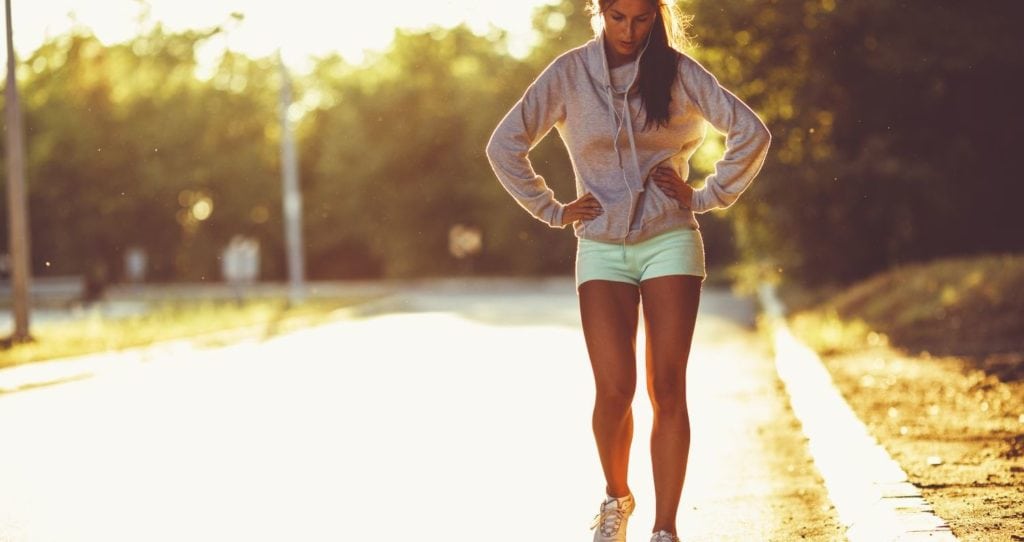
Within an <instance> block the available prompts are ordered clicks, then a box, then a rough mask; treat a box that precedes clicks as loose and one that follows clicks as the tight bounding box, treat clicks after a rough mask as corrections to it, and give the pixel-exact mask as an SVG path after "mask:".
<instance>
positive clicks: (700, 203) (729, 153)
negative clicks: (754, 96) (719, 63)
mask: <svg viewBox="0 0 1024 542" xmlns="http://www.w3.org/2000/svg"><path fill="white" fill-rule="evenodd" d="M679 77H680V79H681V80H682V84H683V89H684V90H685V92H686V94H687V95H688V96H689V98H690V100H692V101H693V102H694V104H696V106H697V108H698V109H699V110H700V112H701V114H702V115H703V116H704V118H705V119H706V120H707V121H708V122H710V123H711V125H712V126H714V127H715V129H716V130H718V131H719V132H722V133H723V134H725V136H726V140H725V154H724V155H723V156H722V158H721V159H720V160H719V161H718V162H716V163H715V171H714V173H712V174H711V175H709V176H708V177H707V178H706V179H705V183H704V188H703V189H701V190H697V191H696V192H694V193H693V204H692V205H691V207H692V210H693V211H694V212H695V213H703V212H707V211H710V210H712V209H724V208H726V207H729V206H730V205H732V204H733V203H734V202H735V201H736V199H737V198H739V197H740V194H742V193H743V191H744V190H746V189H747V187H748V186H750V183H751V182H753V180H754V177H756V176H757V173H758V172H759V171H760V170H761V165H762V164H764V160H765V157H766V156H767V155H768V147H769V145H770V143H771V134H769V132H768V128H767V127H766V126H765V125H764V123H763V122H761V119H759V118H758V117H757V115H756V114H755V113H754V112H753V111H752V110H751V109H750V107H748V106H747V104H745V103H743V101H742V100H740V99H739V98H737V97H736V96H735V95H733V94H732V93H731V92H729V91H728V90H726V89H725V88H723V87H722V86H721V85H720V84H719V83H718V80H717V79H716V78H715V76H714V75H712V74H711V73H710V72H708V71H707V70H706V69H705V68H704V67H703V66H701V65H700V64H699V63H697V62H696V61H694V60H693V59H691V58H689V57H687V56H685V55H684V56H682V60H681V61H680V64H679Z"/></svg>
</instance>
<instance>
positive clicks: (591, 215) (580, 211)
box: [562, 192, 604, 226]
mask: <svg viewBox="0 0 1024 542" xmlns="http://www.w3.org/2000/svg"><path fill="white" fill-rule="evenodd" d="M603 212H604V209H603V208H602V207H601V202H599V201H597V198H595V197H594V195H593V194H591V193H590V192H587V193H586V194H583V195H582V196H580V197H579V198H578V199H577V200H576V201H574V202H572V203H570V204H568V205H566V206H565V209H563V210H562V225H563V226H564V225H566V224H572V223H573V222H576V221H577V220H593V219H595V218H597V217H598V216H601V213H603Z"/></svg>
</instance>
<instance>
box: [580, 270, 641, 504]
mask: <svg viewBox="0 0 1024 542" xmlns="http://www.w3.org/2000/svg"><path fill="white" fill-rule="evenodd" d="M579 297H580V316H581V317H582V320H583V336H584V338H585V339H586V342H587V351H588V352H589V354H590V365H591V368H592V369H593V371H594V383H595V388H596V392H597V394H596V398H595V401H594V417H593V426H594V439H595V440H596V441H597V452H598V455H600V457H601V467H602V469H603V470H604V476H605V481H606V482H607V484H608V486H607V488H606V491H607V492H608V495H609V496H611V497H625V496H626V495H628V494H629V484H628V482H627V480H626V478H627V471H628V470H629V447H630V443H631V442H632V440H633V409H632V403H633V394H634V392H635V391H636V329H637V320H638V309H637V307H638V304H639V301H640V291H639V289H638V288H637V287H636V286H634V285H632V284H628V283H625V282H613V281H607V280H589V281H587V282H584V283H583V284H581V285H580V287H579Z"/></svg>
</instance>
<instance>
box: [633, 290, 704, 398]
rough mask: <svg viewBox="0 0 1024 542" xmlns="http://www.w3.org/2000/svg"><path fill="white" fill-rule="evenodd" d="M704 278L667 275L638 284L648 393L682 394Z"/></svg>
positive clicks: (653, 394)
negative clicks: (640, 296)
mask: <svg viewBox="0 0 1024 542" xmlns="http://www.w3.org/2000/svg"><path fill="white" fill-rule="evenodd" d="M702 278H703V277H698V276H692V275H666V276H662V277H657V278H653V279H649V280H645V281H643V282H641V283H640V291H641V295H642V298H643V314H644V329H645V332H646V341H647V346H646V350H647V360H646V361H647V379H648V391H649V393H650V394H651V395H652V398H656V397H655V395H657V394H658V393H659V391H664V392H665V394H666V395H670V396H671V395H677V396H681V395H682V394H683V393H685V381H686V363H687V359H688V358H689V355H690V345H691V343H692V341H693V329H694V326H695V324H696V322H697V308H698V306H699V305H700V290H701V282H702Z"/></svg>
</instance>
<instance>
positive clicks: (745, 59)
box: [0, 0, 1024, 327]
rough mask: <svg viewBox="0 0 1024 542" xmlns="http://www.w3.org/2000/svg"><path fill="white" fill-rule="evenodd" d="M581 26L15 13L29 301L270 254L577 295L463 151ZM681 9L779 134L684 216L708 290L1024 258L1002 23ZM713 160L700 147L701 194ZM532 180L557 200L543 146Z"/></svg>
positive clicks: (131, 12) (725, 74)
mask: <svg viewBox="0 0 1024 542" xmlns="http://www.w3.org/2000/svg"><path fill="white" fill-rule="evenodd" d="M583 6H584V2H582V1H581V0H562V1H552V0H534V1H531V2H498V1H496V2H491V3H481V2H469V1H464V2H444V3H440V4H436V5H435V4H431V3H429V2H393V3H389V7H388V9H387V10H378V11H374V10H367V9H363V7H364V6H361V5H358V4H348V3H345V4H341V5H338V6H335V7H332V8H330V9H327V10H326V11H325V8H323V7H322V6H321V5H319V4H316V3H314V2H302V1H296V2H290V3H288V5H287V6H271V5H269V4H262V3H249V2H235V3H231V2H223V3H218V4H215V5H213V4H209V3H204V2H170V1H166V0H151V1H144V0H104V1H103V2H92V3H89V4H86V5H76V4H75V3H73V2H70V1H67V0H65V1H63V2H61V1H58V0H54V1H53V2H49V3H46V2H43V3H40V2H31V3H30V2H14V3H13V14H14V17H13V22H14V25H13V26H14V37H15V40H14V43H15V47H16V49H17V51H16V52H17V53H18V55H19V56H18V60H17V69H16V74H17V80H18V87H19V92H20V109H21V110H22V112H23V118H24V128H23V132H24V145H23V147H24V157H25V158H24V159H25V162H24V170H25V179H26V186H27V198H26V201H27V208H28V215H27V216H28V220H27V224H28V228H27V230H28V231H27V233H26V234H25V236H26V237H27V238H28V240H29V242H30V246H31V250H30V252H29V253H30V262H29V265H30V268H31V275H32V276H33V277H35V279H34V281H33V282H34V284H35V286H34V288H35V289H36V290H39V291H42V290H43V289H44V288H46V287H47V285H49V287H50V289H51V291H54V292H57V294H55V295H54V297H55V299H57V300H58V301H59V302H58V303H57V305H61V303H60V302H63V301H72V302H78V301H85V302H89V301H95V300H102V299H104V298H106V297H109V296H110V295H111V292H113V291H115V290H113V288H116V287H119V286H121V287H123V286H124V285H151V286H152V285H173V284H185V285H196V284H199V283H206V284H221V285H223V284H227V283H232V284H238V283H246V284H255V283H260V284H272V283H277V284H280V283H283V282H284V281H286V280H287V279H288V278H289V271H288V268H289V264H288V261H289V258H291V259H292V262H293V263H292V264H291V265H292V266H293V267H296V266H297V265H298V264H301V265H298V267H297V271H295V272H294V274H295V275H297V276H298V277H299V278H300V279H306V280H311V281H338V280H355V279H359V280H378V279H389V280H390V279H418V278H425V277H452V276H455V277H465V276H478V277H488V276H496V275H500V276H519V277H529V276H549V275H568V274H571V273H572V264H573V254H574V243H575V240H574V238H573V237H572V235H571V234H569V233H568V231H567V230H552V229H550V228H548V227H547V226H546V225H544V224H542V223H540V222H538V221H536V220H534V219H533V218H532V217H530V216H528V215H527V214H526V213H525V212H524V211H523V210H522V209H521V208H519V206H518V205H516V204H515V203H514V202H513V200H512V199H511V198H510V197H509V196H508V195H507V194H506V193H505V192H504V190H502V189H501V187H500V185H499V184H498V183H497V181H496V179H495V178H494V175H493V173H492V172H491V170H490V167H489V165H488V163H487V160H486V157H485V156H484V152H483V149H484V145H485V144H486V141H487V139H488V137H489V135H490V133H491V131H492V130H493V128H494V126H495V125H496V124H497V122H498V121H499V120H500V118H501V117H502V116H503V115H504V113H505V112H506V111H507V110H508V109H509V108H510V107H511V106H512V104H513V103H514V102H515V101H516V100H517V99H518V98H519V97H520V96H521V94H522V92H523V91H524V90H525V88H526V86H527V85H528V84H529V83H530V82H531V81H532V79H533V78H534V77H535V76H536V75H537V74H538V73H539V72H540V71H541V70H542V69H543V68H544V67H545V66H546V65H547V64H548V63H549V62H550V61H551V60H552V59H553V58H554V57H556V56H557V55H558V54H560V53H562V52H564V51H566V50H567V49H569V48H571V47H575V46H577V45H580V44H582V43H584V42H585V41H586V40H588V39H589V38H590V37H591V36H592V31H591V29H590V26H589V18H588V17H587V16H586V15H585V14H584V13H583ZM680 7H681V8H682V9H683V11H684V12H685V13H687V14H691V15H693V26H692V28H691V33H692V34H693V35H694V37H695V40H694V43H695V46H694V47H693V48H692V49H691V50H689V51H687V52H688V53H689V54H691V55H693V56H694V57H696V58H697V59H698V60H699V61H700V62H702V63H704V64H705V65H706V66H707V67H708V68H709V69H710V70H711V71H712V72H713V73H715V74H716V75H717V76H718V78H719V79H720V80H721V82H722V83H723V84H724V85H725V86H727V87H728V88H730V89H732V90H734V91H735V93H736V94H738V95H739V96H740V97H741V98H742V99H744V100H745V101H747V102H748V103H749V104H750V105H751V106H752V107H753V108H754V109H755V110H756V111H757V112H758V113H759V114H760V115H761V116H762V117H763V118H764V120H765V122H766V123H767V124H768V126H769V127H770V129H771V131H772V133H773V135H774V142H773V148H772V152H771V153H770V154H769V156H768V161H767V163H766V164H765V167H764V169H763V171H762V173H761V175H760V177H759V180H758V181H757V182H756V183H755V184H754V186H753V187H752V188H751V190H749V191H748V192H747V193H746V194H745V197H744V199H743V204H742V205H738V206H736V207H735V208H734V209H731V210H730V211H729V212H727V213H709V214H708V215H705V216H704V217H702V227H703V228H704V232H705V238H706V241H707V242H706V245H707V250H708V258H709V264H710V266H711V268H712V269H711V276H712V278H713V280H714V281H718V282H720V283H721V282H730V283H733V284H739V285H744V284H748V285H749V284H756V283H760V282H763V281H765V280H768V281H773V282H776V283H781V284H783V285H784V286H786V285H790V286H799V287H800V288H809V289H813V290H815V291H818V292H821V291H836V290H837V289H839V288H842V287H844V286H846V285H849V284H852V283H854V282H855V281H857V280H859V279H863V278H865V277H869V276H872V275H874V274H876V273H879V272H884V271H886V270H890V269H894V268H896V267H899V266H904V265H907V264H913V263H917V262H931V261H935V260H938V259H942V258H950V257H961V258H962V257H972V256H977V255H990V254H996V255H1007V254H1010V255H1012V254H1014V253H1019V252H1020V251H1022V250H1024V226H1022V224H1021V221H1020V213H1019V211H1018V209H1019V207H1020V197H1021V196H1022V195H1024V187H1022V183H1021V176H1020V173H1019V171H1018V169H1019V168H1017V163H1016V160H1014V159H1013V158H1012V157H1013V156H1014V153H1015V152H1016V150H1017V149H1016V147H1017V146H1018V145H1019V144H1020V141H1022V140H1024V121H1022V119H1024V102H1022V101H1021V100H1020V99H1019V94H1020V92H1019V85H1018V84H1017V83H1018V79H1019V74H1020V73H1021V72H1022V68H1024V46H1022V43H1021V42H1022V39H1021V37H1020V33H1019V32H1018V31H1017V29H1016V28H1015V27H1014V24H1015V21H1017V20H1019V16H1020V15H1024V7H1022V5H1021V4H1020V3H1019V2H1014V1H1012V0H996V1H992V2H987V3H985V4H984V6H983V7H982V6H968V5H965V4H963V3H958V2H936V1H932V0H927V1H926V0H908V1H906V2H898V3H893V2H888V1H881V0H878V1H875V0H860V1H857V2H842V3H840V2H834V1H832V0H815V1H810V0H799V1H798V0H778V1H773V2H744V1H715V2H711V1H703V0H689V1H686V2H682V3H681V4H680ZM282 104H285V105H284V106H282ZM282 107H284V109H282ZM282 110H284V111H286V117H287V120H288V123H289V124H288V126H289V129H288V130H287V131H285V130H283V129H282V126H283V124H282V121H281V111H282ZM286 133H287V134H288V135H289V136H292V137H291V138H284V137H283V135H284V134H286ZM5 144H6V143H5ZM723 147H724V142H723V138H722V136H721V135H719V134H717V133H716V132H714V130H710V131H709V137H708V139H707V141H706V142H705V144H704V146H703V147H702V148H701V149H700V150H699V151H698V153H697V154H696V155H695V157H694V160H693V162H694V163H693V174H692V178H691V179H690V180H691V181H692V182H694V184H695V185H696V186H698V187H699V186H700V184H701V179H702V178H703V177H704V176H706V175H707V174H708V173H710V172H711V170H712V169H713V164H714V162H715V160H717V159H718V158H719V157H720V156H721V153H722V151H723ZM286 149H287V150H286ZM4 156H5V160H6V159H8V153H6V152H5V153H4ZM285 156H289V157H294V161H293V162H288V161H287V159H286V158H283V157H285ZM531 158H532V160H533V163H534V165H535V167H536V169H537V170H538V171H539V172H540V173H541V174H543V175H545V177H546V178H547V179H548V181H549V183H550V185H551V186H552V187H553V188H554V190H555V192H556V195H557V196H558V197H559V198H560V199H561V200H562V201H569V200H571V199H573V198H574V197H575V194H574V183H573V179H572V173H571V168H570V165H569V162H568V158H567V156H566V153H565V150H564V148H563V146H562V143H561V141H560V140H559V139H558V138H557V137H556V136H554V135H551V136H550V137H548V138H547V139H545V140H544V142H542V143H541V144H540V145H539V146H538V148H537V149H535V150H534V152H533V153H532V154H531ZM283 160H284V162H283ZM4 171H5V173H4V178H5V179H6V177H7V176H8V174H7V173H6V171H7V170H6V168H5V169H4ZM283 171H284V172H286V173H288V172H292V173H294V175H292V181H293V182H292V186H293V187H294V190H293V192H294V194H293V196H290V197H292V198H294V199H295V200H296V201H297V202H298V204H297V205H292V206H291V207H290V208H291V209H293V210H294V211H295V217H294V220H290V222H291V223H292V224H293V225H294V228H293V232H292V233H291V234H287V233H286V232H287V231H288V229H287V227H286V222H289V220H286V213H285V209H286V208H289V205H285V201H284V200H285V199H286V198H285V197H284V196H283V194H284V193H285V192H286V191H287V190H288V189H287V185H288V183H287V182H286V183H282V172H283ZM285 176H286V177H287V175H285ZM9 210H10V207H8V206H4V207H3V208H0V231H2V233H0V253H3V254H4V255H3V257H2V258H0V273H2V274H3V276H5V277H6V276H7V275H8V273H9V270H10V268H11V263H12V261H11V260H12V258H11V257H10V256H9V255H7V254H6V253H7V252H8V249H7V247H8V244H9V243H10V239H11V236H10V229H9V224H10V223H9V221H8V216H7V215H8V213H9ZM289 235H293V236H294V237H293V239H294V240H293V241H292V242H291V245H292V248H291V249H289V243H288V242H286V240H287V239H289ZM289 250H291V252H289ZM289 254H290V255H289ZM296 262H297V263H296ZM1013 262H1014V263H1015V265H1016V264H1019V258H1018V259H1016V260H1013ZM994 265H995V268H997V269H998V268H1005V267H1006V265H1004V264H994ZM953 273H954V274H955V273H957V271H953ZM293 280H294V277H293ZM974 282H978V281H974ZM926 286H927V285H926ZM940 286H941V285H940V284H937V283H936V284H932V285H930V286H927V288H926V289H929V291H930V292H931V293H936V292H938V289H939V287H940ZM968 286H970V287H974V286H977V284H974V285H973V286H971V285H968ZM62 288H63V290H62ZM1013 290H1014V288H1010V287H1009V286H1006V285H1004V286H1001V287H1000V290H999V292H998V295H997V297H999V298H1000V302H1002V300H1003V294H1004V293H1007V295H1010V293H1012V291H1013ZM61 291H63V292H65V294H64V296H63V297H61V295H60V292H61ZM235 293H237V292H235ZM953 293H954V294H956V295H954V297H956V298H957V299H960V298H962V297H964V296H963V295H959V294H957V292H953ZM38 297H39V295H37V298H38ZM947 297H948V296H947ZM1017 301H1020V300H1019V299H1018V300H1017ZM1017 301H1015V303H1016V302H1017ZM948 305H949V304H948V303H947V306H946V307H945V308H949V307H948ZM1014 306H1016V305H1014ZM939 309H942V310H945V309H943V307H939ZM115 312H116V311H115ZM129 312H130V311H129ZM942 314H943V315H944V314H945V313H942ZM1017 327H1019V325H1018V326H1017Z"/></svg>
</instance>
